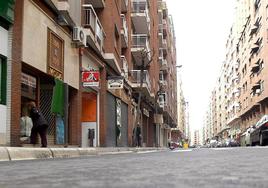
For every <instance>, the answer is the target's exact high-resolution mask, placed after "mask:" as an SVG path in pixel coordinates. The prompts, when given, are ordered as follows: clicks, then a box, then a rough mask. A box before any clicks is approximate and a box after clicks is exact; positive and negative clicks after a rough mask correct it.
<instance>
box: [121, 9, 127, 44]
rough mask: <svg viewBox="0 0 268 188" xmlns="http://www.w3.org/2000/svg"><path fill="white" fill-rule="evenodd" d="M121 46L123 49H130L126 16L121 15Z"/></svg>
mask: <svg viewBox="0 0 268 188" xmlns="http://www.w3.org/2000/svg"><path fill="white" fill-rule="evenodd" d="M121 46H122V48H127V47H128V27H127V21H126V17H125V15H124V14H121Z"/></svg>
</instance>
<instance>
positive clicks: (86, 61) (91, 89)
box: [81, 51, 100, 147]
mask: <svg viewBox="0 0 268 188" xmlns="http://www.w3.org/2000/svg"><path fill="white" fill-rule="evenodd" d="M96 61H97V59H95V58H94V57H92V56H91V55H90V53H89V52H88V51H85V53H84V54H83V56H82V117H81V126H82V128H81V130H82V138H81V139H82V147H97V146H99V129H100V128H99V91H100V70H99V66H98V63H97V62H96Z"/></svg>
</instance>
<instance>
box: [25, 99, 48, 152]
mask: <svg viewBox="0 0 268 188" xmlns="http://www.w3.org/2000/svg"><path fill="white" fill-rule="evenodd" d="M28 110H29V112H30V118H31V119H32V122H33V127H32V131H31V136H30V140H31V142H30V143H31V144H34V145H35V144H36V142H37V134H39V135H40V137H41V144H42V147H47V128H48V123H47V121H46V119H45V117H44V115H43V114H42V113H41V112H40V111H39V110H38V109H37V107H36V104H35V102H34V101H31V102H29V104H28Z"/></svg>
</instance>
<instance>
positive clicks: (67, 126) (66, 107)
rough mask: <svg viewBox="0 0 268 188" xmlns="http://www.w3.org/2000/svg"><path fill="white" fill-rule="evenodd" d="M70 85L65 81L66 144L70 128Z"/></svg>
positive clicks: (66, 143)
mask: <svg viewBox="0 0 268 188" xmlns="http://www.w3.org/2000/svg"><path fill="white" fill-rule="evenodd" d="M68 119H69V86H68V84H66V83H64V144H65V145H66V146H67V145H68V140H69V139H68V135H69V133H68V128H69V123H68Z"/></svg>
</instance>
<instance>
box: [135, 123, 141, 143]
mask: <svg viewBox="0 0 268 188" xmlns="http://www.w3.org/2000/svg"><path fill="white" fill-rule="evenodd" d="M136 142H137V144H136V146H138V147H141V127H140V124H139V123H138V124H137V127H136Z"/></svg>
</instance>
